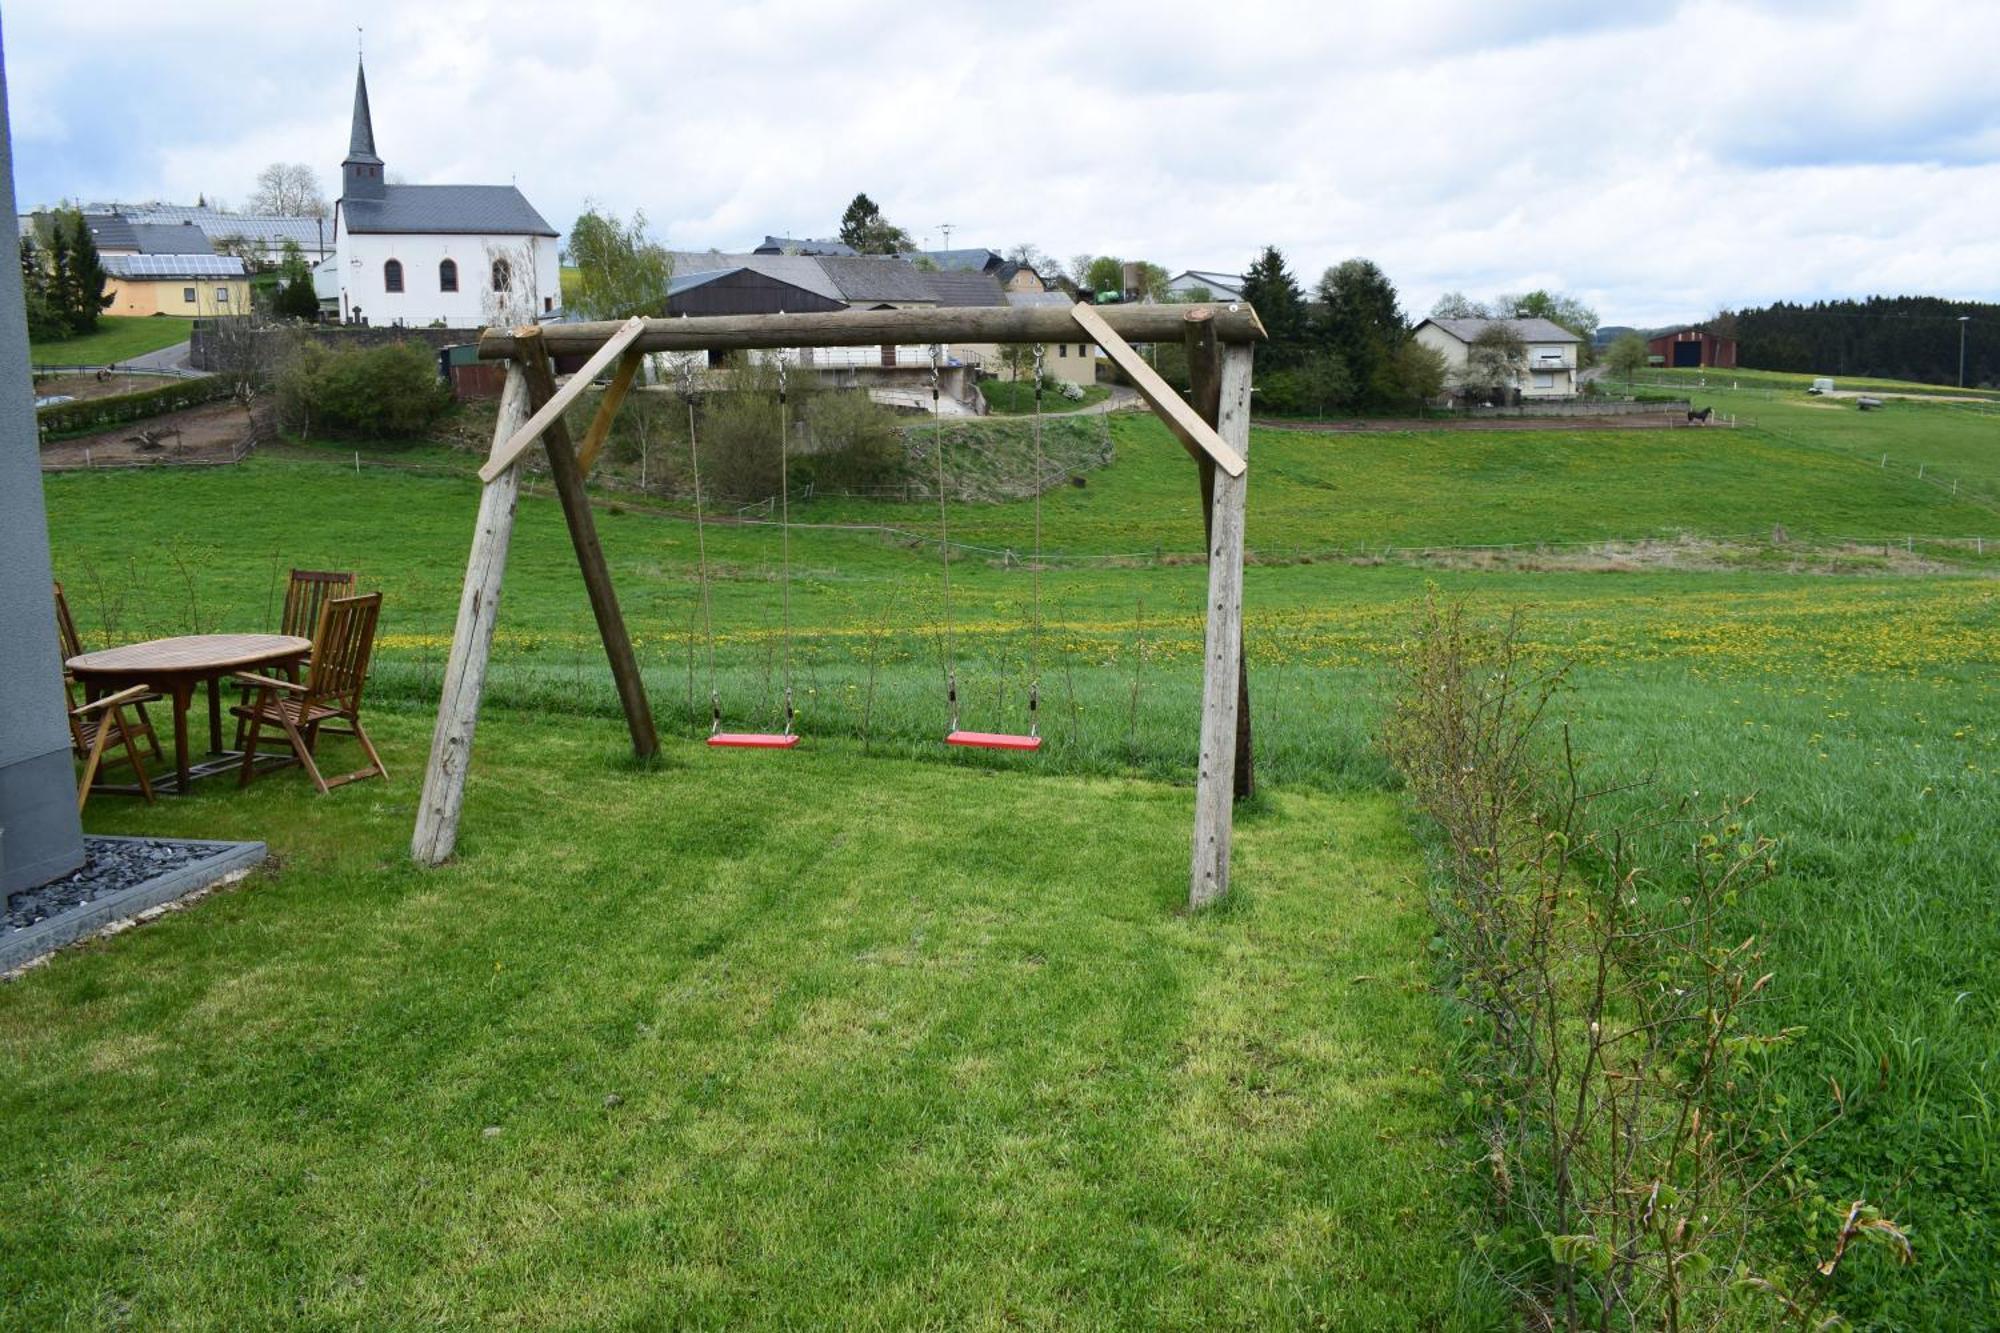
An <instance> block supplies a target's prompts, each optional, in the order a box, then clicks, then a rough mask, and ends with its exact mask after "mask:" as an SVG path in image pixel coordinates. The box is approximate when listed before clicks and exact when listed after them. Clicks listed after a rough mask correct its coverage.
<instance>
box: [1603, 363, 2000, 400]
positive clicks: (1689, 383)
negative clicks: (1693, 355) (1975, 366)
mask: <svg viewBox="0 0 2000 1333" xmlns="http://www.w3.org/2000/svg"><path fill="white" fill-rule="evenodd" d="M1820 378H1822V376H1821V375H1818V374H1810V373H1803V372H1799V371H1790V370H1718V369H1708V370H1690V369H1677V368H1675V367H1671V366H1653V367H1650V368H1649V369H1646V370H1642V371H1640V372H1639V375H1638V380H1639V382H1640V383H1641V384H1661V385H1670V386H1673V387H1676V388H1680V389H1683V390H1694V389H1705V388H1726V387H1729V386H1732V385H1734V386H1739V387H1741V388H1744V389H1771V390H1778V391H1782V392H1785V393H1799V394H1803V393H1804V392H1805V391H1806V390H1807V389H1808V388H1810V387H1812V382H1813V381H1814V380H1816V379H1820ZM1824 378H1827V379H1830V380H1832V381H1833V387H1834V388H1835V389H1836V390H1839V391H1842V392H1845V391H1847V390H1850V389H1852V390H1854V391H1856V392H1860V393H1865V392H1868V391H1870V390H1875V391H1879V392H1882V393H1920V394H1950V395H1957V394H1967V395H1972V396H1976V397H1980V398H1991V399H1994V400H1996V401H2000V389H1981V388H1976V387H1968V388H1964V389H1961V388H1959V387H1958V386H1957V385H1954V384H1925V383H1923V382H1921V381H1918V380H1890V379H1877V378H1872V377H1869V376H1865V375H1839V374H1831V373H1829V374H1827V375H1825V376H1824ZM1607 383H1611V384H1613V385H1614V386H1617V385H1619V384H1620V382H1619V381H1615V380H1612V379H1610V378H1609V377H1608V376H1607ZM1850 405H1851V404H1850Z"/></svg>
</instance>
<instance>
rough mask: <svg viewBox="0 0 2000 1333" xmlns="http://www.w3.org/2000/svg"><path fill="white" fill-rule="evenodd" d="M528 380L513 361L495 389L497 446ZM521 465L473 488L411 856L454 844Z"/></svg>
mask: <svg viewBox="0 0 2000 1333" xmlns="http://www.w3.org/2000/svg"><path fill="white" fill-rule="evenodd" d="M528 412H529V407H528V380H527V377H526V376H525V375H524V374H523V373H522V371H521V367H520V366H519V365H518V364H513V365H509V366H508V367H507V384H506V387H505V388H504V389H502V390H501V393H500V418H499V420H498V421H496V422H494V424H493V447H494V448H496V449H497V448H499V447H500V446H501V445H502V444H504V443H505V442H506V441H507V438H508V437H509V436H510V435H512V434H513V433H514V432H515V431H516V430H518V429H520V427H521V424H522V423H523V422H525V421H526V420H527V419H528ZM520 489H521V472H520V469H519V468H508V469H507V470H506V471H505V472H503V473H501V474H500V476H499V477H497V478H496V479H494V480H493V481H491V482H488V483H487V484H486V486H485V487H484V489H482V490H481V492H480V495H479V522H478V524H477V525H476V526H475V527H474V528H473V530H472V554H471V555H470V556H469V557H467V559H466V562H465V590H464V591H463V592H461V593H460V594H459V598H458V626H457V628H456V629H454V630H453V631H452V635H451V656H450V658H448V659H447V660H446V662H445V668H444V693H443V694H442V695H441V696H440V697H439V699H438V715H437V730H436V731H434V732H433V733H432V734H431V760H430V764H429V766H428V767H426V768H425V769H424V790H423V795H422V796H420V797H419V798H418V799H417V826H416V829H415V830H414V831H413V832H412V833H411V834H410V859H412V860H414V861H416V862H417V863H418V864H420V865H431V866H434V865H438V864H440V863H441V862H443V861H445V860H446V859H448V858H449V857H450V856H451V853H452V850H453V848H455V847H456V846H457V845H458V815H459V811H460V810H461V809H462V808H463V807H464V805H465V778H466V770H467V769H469V768H470V767H471V765H472V733H473V731H474V730H475V729H476V728H477V727H478V725H479V696H480V693H481V692H482V691H483V690H484V689H485V688H486V660H487V657H488V655H489V654H490V653H491V652H492V649H493V626H494V623H495V621H496V620H497V618H498V616H499V613H500V580H501V578H502V577H503V576H504V575H505V574H506V572H507V545H508V543H509V542H510V541H511V540H512V538H513V535H514V505H515V501H516V499H517V498H518V496H519V494H520Z"/></svg>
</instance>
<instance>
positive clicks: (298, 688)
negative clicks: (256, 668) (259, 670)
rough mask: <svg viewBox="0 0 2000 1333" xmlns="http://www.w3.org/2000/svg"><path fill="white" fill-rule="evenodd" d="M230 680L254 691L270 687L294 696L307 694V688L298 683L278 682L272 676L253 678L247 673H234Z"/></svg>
mask: <svg viewBox="0 0 2000 1333" xmlns="http://www.w3.org/2000/svg"><path fill="white" fill-rule="evenodd" d="M229 678H230V679H231V680H233V681H235V682H236V683H237V684H238V685H248V686H250V687H251V688H252V689H263V688H265V687H267V686H268V687H269V688H271V689H274V690H290V691H291V692H292V693H293V694H304V693H305V692H306V687H305V686H303V685H300V684H298V683H297V682H296V681H289V680H278V679H276V678H275V677H272V676H253V675H251V674H250V673H249V672H247V671H237V672H233V673H231V675H230V677H229Z"/></svg>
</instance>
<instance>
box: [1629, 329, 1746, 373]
mask: <svg viewBox="0 0 2000 1333" xmlns="http://www.w3.org/2000/svg"><path fill="white" fill-rule="evenodd" d="M1646 351H1647V352H1648V353H1649V354H1650V357H1651V360H1652V362H1653V364H1654V365H1656V366H1703V367H1714V368H1715V369H1718V370H1734V369H1735V368H1736V339H1734V338H1726V337H1724V336H1722V335H1721V334H1719V333H1710V332H1709V331H1708V330H1707V329H1676V330H1675V331H1674V332H1672V333H1663V334H1661V335H1660V336H1659V337H1657V338H1654V339H1653V340H1652V341H1650V342H1648V343H1647V344H1646Z"/></svg>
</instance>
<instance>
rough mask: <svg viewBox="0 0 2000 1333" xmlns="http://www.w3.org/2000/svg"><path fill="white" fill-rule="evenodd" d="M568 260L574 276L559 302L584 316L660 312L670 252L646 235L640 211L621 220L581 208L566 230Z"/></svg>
mask: <svg viewBox="0 0 2000 1333" xmlns="http://www.w3.org/2000/svg"><path fill="white" fill-rule="evenodd" d="M569 262H570V263H571V264H573V265H575V267H576V269H577V279H576V287H575V290H574V291H573V292H572V294H571V295H569V296H568V297H566V298H564V304H566V305H567V306H569V308H570V309H572V310H574V311H575V312H576V313H577V314H579V315H581V316H583V317H584V318H585V319H629V318H630V317H631V316H633V315H659V314H664V313H665V312H666V308H667V285H668V284H669V283H670V282H671V281H673V276H674V261H673V256H672V255H670V254H668V253H667V251H666V248H665V247H664V246H661V245H659V244H657V243H656V242H654V241H652V240H650V239H648V238H647V236H646V215H645V214H644V213H643V212H635V213H633V214H632V220H631V221H630V222H622V221H620V220H619V217H618V215H617V214H616V213H601V212H599V211H598V210H597V209H596V208H595V207H594V206H592V207H589V208H587V209H586V210H585V212H584V214H583V216H582V217H579V218H578V219H577V220H576V222H575V223H574V224H572V225H571V227H570V229H569Z"/></svg>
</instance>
